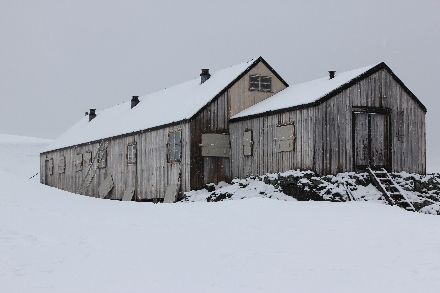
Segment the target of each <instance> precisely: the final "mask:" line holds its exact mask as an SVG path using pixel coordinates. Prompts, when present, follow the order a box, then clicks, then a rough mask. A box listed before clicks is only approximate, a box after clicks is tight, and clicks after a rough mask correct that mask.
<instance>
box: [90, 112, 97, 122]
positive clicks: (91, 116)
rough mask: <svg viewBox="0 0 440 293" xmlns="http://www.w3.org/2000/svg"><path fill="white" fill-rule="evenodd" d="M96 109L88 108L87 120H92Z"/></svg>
mask: <svg viewBox="0 0 440 293" xmlns="http://www.w3.org/2000/svg"><path fill="white" fill-rule="evenodd" d="M95 111H96V109H90V112H89V122H90V121H92V120H93V118H95V117H96V113H95Z"/></svg>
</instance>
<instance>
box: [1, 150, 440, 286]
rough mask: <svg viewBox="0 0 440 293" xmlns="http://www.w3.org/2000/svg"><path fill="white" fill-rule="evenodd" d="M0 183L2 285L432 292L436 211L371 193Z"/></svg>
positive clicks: (438, 260)
mask: <svg viewBox="0 0 440 293" xmlns="http://www.w3.org/2000/svg"><path fill="white" fill-rule="evenodd" d="M38 148H39V147H37V146H35V150H37V149H38ZM9 163H12V162H9ZM2 164H3V163H2ZM32 164H33V163H32ZM32 164H30V163H29V165H28V167H29V169H33V168H34V167H33V165H32ZM4 167H5V166H3V165H2V166H1V168H0V169H1V170H3V169H4ZM31 173H32V172H31ZM26 176H27V175H26ZM0 185H1V189H0V190H1V191H0V196H1V200H0V291H1V292H423V291H427V292H435V291H436V290H437V289H438V287H439V285H440V280H439V278H438V276H439V275H440V233H439V231H440V217H438V216H433V215H424V214H418V213H411V212H407V211H404V210H402V209H400V208H397V207H390V206H386V205H383V204H378V203H376V202H345V203H333V202H298V201H284V200H274V199H268V198H261V197H256V198H246V199H243V200H231V201H223V202H217V203H210V202H180V203H176V204H156V205H155V204H152V203H136V202H119V201H110V200H100V199H95V198H90V197H85V196H80V195H76V194H72V193H68V192H64V191H61V190H58V189H55V188H50V187H47V186H44V185H41V184H39V183H38V181H34V180H28V179H26V177H23V176H21V175H19V174H12V173H10V172H9V173H8V172H5V171H0ZM247 192H250V191H249V190H248V191H247Z"/></svg>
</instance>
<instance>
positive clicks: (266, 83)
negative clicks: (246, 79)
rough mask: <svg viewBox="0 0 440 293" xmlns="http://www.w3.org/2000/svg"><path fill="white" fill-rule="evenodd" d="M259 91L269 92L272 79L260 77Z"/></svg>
mask: <svg viewBox="0 0 440 293" xmlns="http://www.w3.org/2000/svg"><path fill="white" fill-rule="evenodd" d="M261 90H262V91H271V90H272V78H271V77H269V76H262V77H261Z"/></svg>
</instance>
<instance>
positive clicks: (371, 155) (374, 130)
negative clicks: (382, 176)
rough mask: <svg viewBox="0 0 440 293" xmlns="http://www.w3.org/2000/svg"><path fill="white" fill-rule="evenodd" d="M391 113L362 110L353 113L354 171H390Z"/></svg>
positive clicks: (383, 110)
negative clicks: (381, 169)
mask: <svg viewBox="0 0 440 293" xmlns="http://www.w3.org/2000/svg"><path fill="white" fill-rule="evenodd" d="M389 120H390V112H389V110H386V109H365V108H364V109H360V110H354V111H353V138H354V139H353V155H354V169H355V170H356V171H365V169H366V168H367V167H370V168H372V169H380V168H385V169H386V170H389V166H390V151H391V144H390V139H389V137H390V136H389V133H390V121H389Z"/></svg>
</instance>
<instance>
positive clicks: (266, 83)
mask: <svg viewBox="0 0 440 293" xmlns="http://www.w3.org/2000/svg"><path fill="white" fill-rule="evenodd" d="M249 90H250V91H263V92H270V91H271V90H272V77H270V76H260V75H250V76H249Z"/></svg>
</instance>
